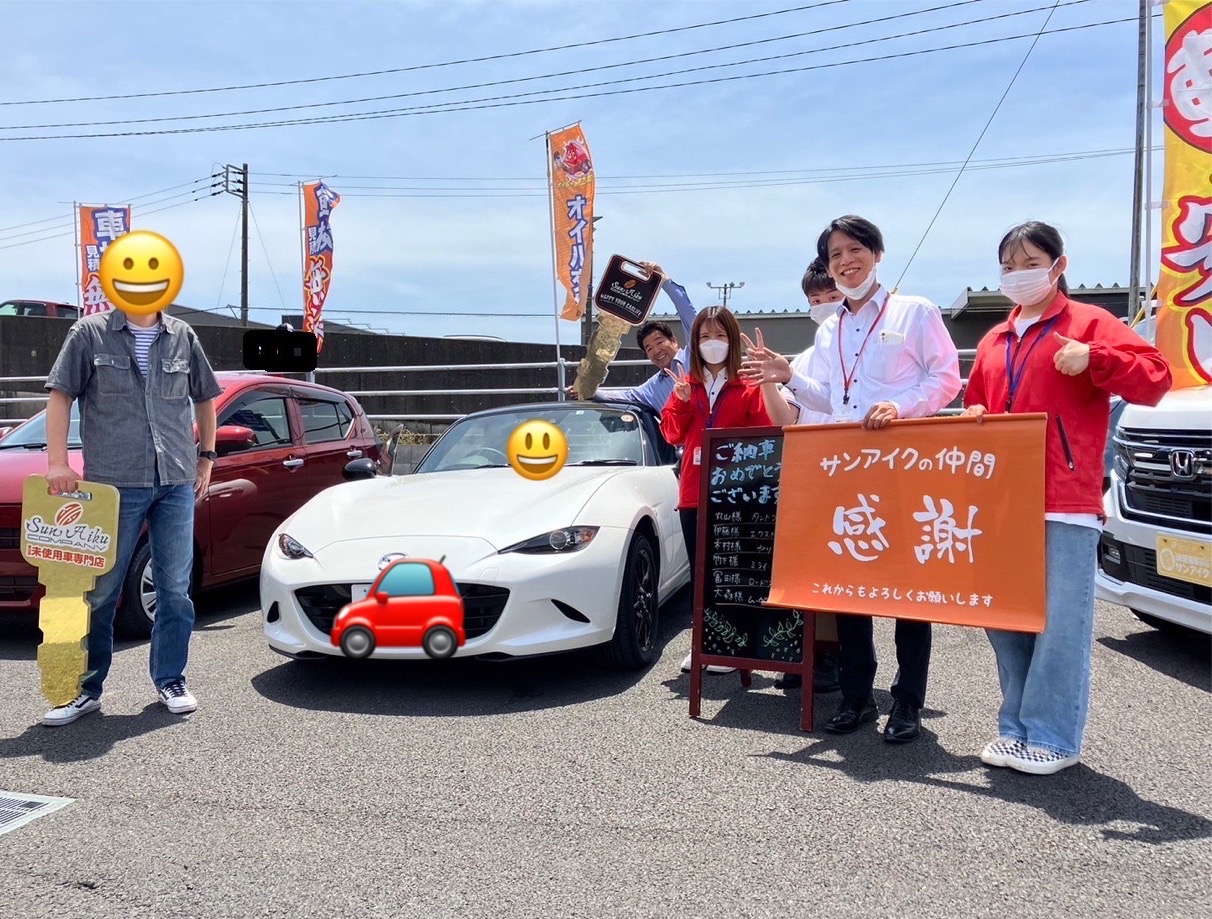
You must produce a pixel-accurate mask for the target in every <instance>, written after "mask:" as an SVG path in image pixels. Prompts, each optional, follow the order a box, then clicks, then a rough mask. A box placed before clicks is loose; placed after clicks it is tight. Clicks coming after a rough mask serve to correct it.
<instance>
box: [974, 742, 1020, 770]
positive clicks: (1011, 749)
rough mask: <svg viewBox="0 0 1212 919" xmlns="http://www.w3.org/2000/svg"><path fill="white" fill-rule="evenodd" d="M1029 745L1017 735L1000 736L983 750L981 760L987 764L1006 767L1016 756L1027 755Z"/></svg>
mask: <svg viewBox="0 0 1212 919" xmlns="http://www.w3.org/2000/svg"><path fill="white" fill-rule="evenodd" d="M1026 755H1027V745H1026V744H1025V743H1024V742H1023V741H1021V740H1019V739H1017V738H1015V737H999V738H998V739H997V740H994V741H992V742H990V743H989V744H987V745H986V746H985V749H983V750H981V762H982V763H984V764H985V765H986V766H998V767H1001V768H1005V767H1007V766H1009V765H1010V760H1012V759H1013V758H1014V757H1016V756H1026Z"/></svg>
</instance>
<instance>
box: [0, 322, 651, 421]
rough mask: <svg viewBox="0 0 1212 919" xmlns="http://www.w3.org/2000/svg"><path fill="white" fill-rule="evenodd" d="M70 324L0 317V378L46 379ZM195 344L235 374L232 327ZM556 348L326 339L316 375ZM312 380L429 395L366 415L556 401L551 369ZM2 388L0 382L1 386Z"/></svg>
mask: <svg viewBox="0 0 1212 919" xmlns="http://www.w3.org/2000/svg"><path fill="white" fill-rule="evenodd" d="M71 326H72V323H71V322H70V321H69V320H65V319H39V318H33V317H30V318H26V317H0V377H18V376H45V375H46V374H47V373H48V372H49V371H50V368H51V365H52V364H53V363H54V360H55V357H56V355H58V353H59V348H60V347H61V346H62V344H63V340H64V339H65V338H66V337H67V332H68V330H69V329H70V328H71ZM196 331H197V333H198V338H199V339H200V340H201V342H202V346H203V348H205V350H206V354H207V356H208V357H209V358H210V361H211V364H212V366H214V368H215V369H216V370H240V369H243V368H242V363H241V361H242V359H243V357H242V355H243V345H242V340H243V333H244V330H243V329H242V328H239V327H221V326H206V327H198V328H197V329H196ZM561 353H562V355H563V357H564V359H565V360H566V361H579V360H580V359H581V357H582V356H583V355H584V353H585V349H584V348H582V347H581V346H579V345H565V346H563V347H562V348H561ZM643 357H644V354H643V352H641V351H639V350H638V349H635V348H625V349H621V350H620V351H619V359H620V360H622V359H637V358H638V359H643ZM554 360H555V346H554V345H544V344H525V343H515V342H498V341H463V340H455V339H444V338H415V337H412V336H404V335H340V334H332V335H328V336H326V337H325V339H324V350H323V351H322V352H321V354H320V369H323V368H329V367H331V368H336V367H368V366H385V367H389V366H401V365H424V366H435V365H456V364H510V363H530V362H538V361H554ZM575 369H576V368H575V365H574V366H572V367H569V368H568V371H567V379H568V380H569V381H571V380H572V379H573V378H574V377H575ZM652 372H653V369H652V367H651V366H650V365H646V366H643V367H614V368H612V369H611V371H610V378H609V383H610V385H612V386H625V385H631V384H635V383H640V382H643V381H644V380H645V379H647V378H648V376H649V375H650V374H651V373H652ZM316 380H317V381H318V382H320V383H323V384H325V385H326V386H333V387H335V388H337V389H343V390H383V389H387V390H403V389H424V390H432V395H430V394H428V393H426V394H424V395H419V396H405V397H395V396H365V397H362V396H359V397H358V401H359V402H361V403H362V406H363V407H364V408H365V409H366V412H367V413H368V414H371V415H385V414H392V413H400V414H409V415H419V414H425V415H453V414H464V413H466V412H473V411H477V410H478V409H482V408H491V407H495V406H499V405H509V404H511V403H517V402H542V401H547V400H552V399H554V398H555V386H556V370H555V368H554V367H548V368H544V369H536V370H450V371H436V372H434V371H430V372H392V373H317V374H316ZM5 385H6V384H0V387H4V386H5ZM533 387H548V388H549V389H550V392H548V393H545V394H543V393H534V394H519V395H480V396H459V395H449V394H448V390H458V389H494V388H496V389H499V388H533ZM8 389H9V391H5V392H3V395H4V396H17V395H24V394H27V393H37V394H40V393H41V392H42V388H41V386H40V385H39V384H36V383H35V384H21V385H20V386H17V385H16V384H8ZM39 408H40V406H39V405H37V404H29V403H23V404H16V405H5V404H0V418H18V417H24V416H28V415H32V414H34V413H35V412H37V411H38V410H39Z"/></svg>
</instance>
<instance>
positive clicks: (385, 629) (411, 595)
mask: <svg viewBox="0 0 1212 919" xmlns="http://www.w3.org/2000/svg"><path fill="white" fill-rule="evenodd" d="M466 640H467V636H466V635H465V633H464V632H463V598H462V597H461V596H460V595H459V590H458V588H457V587H455V583H454V579H453V578H451V576H450V572H449V571H447V570H446V567H445V566H444V565H443V564H442V563H441V562H435V561H431V560H429V559H424V558H399V559H396V560H395V561H394V562H392V563H391V564H390V565H388V566H387V567H386V568H384V569H383V571H382V572H381V573H380V574H379V576H378V578H376V579H375V581H374V583H373V584H372V585H371V587H370V592H369V593H368V594H367V595H366V599H364V600H356V601H355V602H353V603H350V604H349V605H347V606H345V607H343V608H342V609H341V611H340V612H339V613H337V618H336V622H334V623H333V627H332V643H333V644H334V645H335V646H336V647H338V648H340V649H341V652H342V653H343V654H344V655H345V656H346V657H353V658H362V657H369V656H370V655H371V654H373V653H374V650H375V648H380V647H382V648H418V647H419V648H423V649H424V651H425V653H426V654H428V655H429V656H430V657H432V658H435V659H439V660H440V659H443V658H447V657H450V656H451V655H452V654H454V653H455V651H457V650H458V649H459V648H461V647H462V646H463V644H464V643H465V642H466Z"/></svg>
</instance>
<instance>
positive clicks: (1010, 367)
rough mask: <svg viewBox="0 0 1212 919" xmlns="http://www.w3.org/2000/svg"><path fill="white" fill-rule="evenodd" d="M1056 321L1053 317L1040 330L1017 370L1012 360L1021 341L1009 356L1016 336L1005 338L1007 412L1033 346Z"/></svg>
mask: <svg viewBox="0 0 1212 919" xmlns="http://www.w3.org/2000/svg"><path fill="white" fill-rule="evenodd" d="M1058 319H1060V316H1053V317H1052V318H1051V319H1049V320H1048V321H1047V322H1046V323H1045V324H1044V325H1043V327H1042V328H1040V330H1039V334H1038V335H1036V336H1035V341H1033V342H1031V347H1030V348H1028V349H1027V353H1026V354H1024V355H1023V359H1022V360H1021V361H1020V362H1019V365H1018V369H1017V370H1015V368H1014V358H1015V357H1017V356H1018V349H1019V348H1021V347H1022V344H1023V339H1022V338H1019V339H1018V344H1016V345H1014V354H1013V355H1011V352H1010V347H1011V343H1012V341H1013V340H1014V338H1015V337H1016V336H1014V335H1008V336H1006V379H1007V381H1008V382H1009V384H1010V391H1009V392H1008V393H1007V395H1006V411H1007V412H1009V411H1010V410H1011V409H1012V407H1013V406H1014V397H1015V395H1017V394H1018V388H1019V386H1021V385H1022V382H1023V377H1025V376H1026V375H1027V361H1029V360H1030V359H1031V352H1032V351H1034V350H1035V346H1036V345H1038V344H1039V343H1040V341H1041V340H1042V339H1043V338H1044V337H1045V336H1046V335H1047V334H1048V331H1049V330H1050V329H1051V328H1052V327H1053V326H1054V325H1056V320H1058Z"/></svg>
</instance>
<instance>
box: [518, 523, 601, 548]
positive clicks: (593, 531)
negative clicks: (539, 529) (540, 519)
mask: <svg viewBox="0 0 1212 919" xmlns="http://www.w3.org/2000/svg"><path fill="white" fill-rule="evenodd" d="M598 529H599V528H598V527H562V528H561V529H558V530H552V531H551V532H550V533H542V534H540V535H538V536H535V537H533V538H532V539H527V540H523V541H522V542H518V543H514V544H513V545H512V546H508V547H506V548H504V549H502V550H501V553H502V554H504V553H506V552H527V553H531V554H535V553H541V552H547V553H552V552H575V551H576V550H577V549H583V548H584V547H585V546H587V545H589V544H590V543H591V542H593V538H594V537H595V536H597V535H598Z"/></svg>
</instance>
